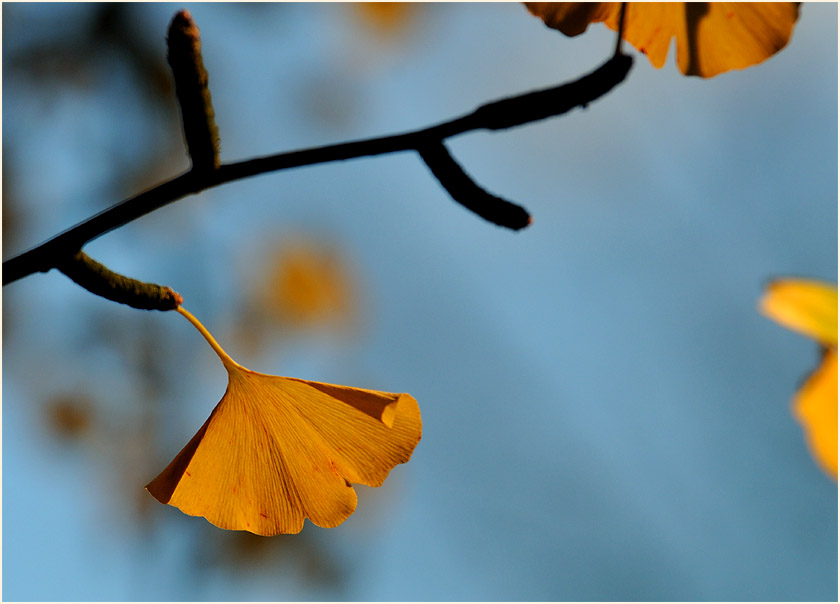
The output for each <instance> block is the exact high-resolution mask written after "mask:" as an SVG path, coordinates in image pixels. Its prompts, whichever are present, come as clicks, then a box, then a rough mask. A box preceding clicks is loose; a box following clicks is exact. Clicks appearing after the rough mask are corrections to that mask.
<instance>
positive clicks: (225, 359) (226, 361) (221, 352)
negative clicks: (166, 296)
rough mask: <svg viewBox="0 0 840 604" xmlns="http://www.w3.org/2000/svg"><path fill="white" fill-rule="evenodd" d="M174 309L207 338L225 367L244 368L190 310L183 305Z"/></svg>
mask: <svg viewBox="0 0 840 604" xmlns="http://www.w3.org/2000/svg"><path fill="white" fill-rule="evenodd" d="M175 310H177V311H178V312H179V313H181V314H182V315H184V316H185V317H186V318H187V320H188V321H189V322H190V323H192V324H193V327H195V328H196V329H197V330H198V333H200V334H201V335H202V336H204V339H205V340H207V343H208V344H210V347H211V348H212V349H213V351H214V352H215V353H216V354H217V355H218V356H219V359H220V360H221V361H222V365H224V366H225V368H226V369H228V370H230V369H237V368H238V369H245V368H244V367H243V366H242V365H240V364H239V363H237V362H236V361H234V360H233V359H232V358H231V357H230V355H229V354H228V353H226V352H225V349H224V348H222V347H221V346H220V345H219V343H218V342H217V341H216V338H214V337H213V335H212V334H211V333H210V332H209V331H207V328H206V327H204V325H202V324H201V321H199V320H198V319H196V318H195V317H194V316H193V315H192V313H190V311H188V310H187V309H186V308H184V307H183V306H179V307H178V308H176V309H175Z"/></svg>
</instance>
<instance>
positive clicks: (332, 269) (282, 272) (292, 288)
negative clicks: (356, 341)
mask: <svg viewBox="0 0 840 604" xmlns="http://www.w3.org/2000/svg"><path fill="white" fill-rule="evenodd" d="M259 298H260V300H261V306H262V307H263V308H264V309H265V310H266V311H267V314H268V315H269V316H271V317H273V318H275V319H277V320H278V321H280V322H281V323H284V324H287V325H288V324H292V325H295V326H320V325H323V324H332V325H346V324H347V323H349V322H350V321H351V319H352V318H353V317H354V315H355V298H356V296H355V288H354V284H353V278H352V276H351V272H350V270H349V268H348V267H347V266H346V263H344V262H343V261H342V258H341V255H340V254H339V253H338V252H337V251H335V250H333V249H332V248H330V247H327V246H324V245H321V244H319V243H318V242H317V241H312V240H308V239H303V238H295V239H291V240H290V241H288V242H287V243H285V244H284V245H283V246H281V247H280V248H278V249H277V250H276V252H275V253H274V257H273V260H272V264H271V266H270V267H269V268H268V269H267V270H266V271H265V281H264V285H263V290H262V291H261V292H260V294H259Z"/></svg>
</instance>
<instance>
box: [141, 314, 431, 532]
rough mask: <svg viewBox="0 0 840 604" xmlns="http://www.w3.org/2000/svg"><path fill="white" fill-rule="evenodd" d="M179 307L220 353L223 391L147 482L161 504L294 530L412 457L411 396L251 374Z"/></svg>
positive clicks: (237, 524)
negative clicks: (355, 486)
mask: <svg viewBox="0 0 840 604" xmlns="http://www.w3.org/2000/svg"><path fill="white" fill-rule="evenodd" d="M178 311H179V312H180V313H181V314H182V315H184V316H185V317H186V318H187V319H189V320H190V322H191V323H193V325H194V326H195V327H196V329H198V330H199V331H200V332H201V334H202V335H203V336H204V337H205V338H206V339H207V341H208V342H209V343H210V345H211V346H212V347H213V349H214V350H215V351H216V353H217V354H218V355H219V358H220V359H221V360H222V363H223V365H224V366H225V369H227V372H228V388H227V391H226V392H225V395H224V396H223V397H222V400H221V401H220V402H219V403H218V405H216V407H215V409H213V412H212V413H211V414H210V417H209V418H208V419H207V421H206V422H205V423H204V425H203V426H202V427H201V429H200V430H199V431H198V432H197V433H196V435H195V436H194V437H193V438H192V440H190V442H189V443H188V444H187V446H186V447H184V449H183V450H182V451H181V452H180V453H179V454H178V455H177V456H176V457H175V459H174V460H173V461H172V463H170V464H169V465H168V466H167V467H166V469H165V470H164V471H163V472H161V474H160V475H159V476H158V477H157V478H155V479H154V480H153V481H152V482H151V483H149V485H148V486H147V487H146V488H147V489H148V490H149V492H150V493H151V494H152V495H153V496H154V497H155V498H156V499H157V500H158V501H160V502H161V503H168V504H170V505H173V506H175V507H177V508H179V509H180V510H181V511H182V512H184V513H186V514H189V515H192V516H203V517H204V518H206V519H207V520H208V521H210V522H211V523H212V524H214V525H216V526H218V527H220V528H224V529H234V530H246V531H250V532H252V533H256V534H258V535H276V534H279V533H298V532H300V530H301V529H302V528H303V521H304V518H309V519H310V520H311V521H312V522H313V523H314V524H316V525H318V526H321V527H334V526H337V525H339V524H341V523H342V522H343V521H344V520H346V519H347V517H348V516H350V514H352V513H353V511H354V510H355V509H356V493H355V491H354V490H353V487H352V486H351V483H356V484H364V485H369V486H373V487H376V486H379V485H381V484H382V483H383V481H384V480H385V478H386V477H387V476H388V473H389V472H390V470H391V469H392V468H393V467H394V466H396V465H397V464H400V463H405V462H407V461H408V460H409V458H410V457H411V454H412V452H413V451H414V448H415V447H416V446H417V443H418V442H419V441H420V436H421V433H422V421H421V418H420V409H419V407H418V405H417V401H416V400H414V398H413V397H411V396H410V395H408V394H393V393H389V392H380V391H377V390H366V389H362V388H350V387H347V386H338V385H334V384H324V383H320V382H311V381H306V380H299V379H295V378H288V377H280V376H274V375H266V374H263V373H257V372H255V371H251V370H249V369H246V368H245V367H242V366H241V365H239V364H238V363H236V362H235V361H234V360H233V359H231V358H230V357H229V356H228V355H227V353H225V352H224V350H222V348H221V347H220V346H219V345H218V343H216V341H215V340H214V339H213V337H212V336H211V335H210V334H209V332H207V330H206V329H205V328H204V326H203V325H201V323H199V322H198V321H197V320H196V319H195V318H194V317H193V316H192V315H191V314H189V313H188V312H187V311H186V310H184V309H183V308H178Z"/></svg>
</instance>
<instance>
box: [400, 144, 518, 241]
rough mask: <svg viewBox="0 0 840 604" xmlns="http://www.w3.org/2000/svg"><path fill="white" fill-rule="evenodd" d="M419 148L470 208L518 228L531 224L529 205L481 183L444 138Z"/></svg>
mask: <svg viewBox="0 0 840 604" xmlns="http://www.w3.org/2000/svg"><path fill="white" fill-rule="evenodd" d="M417 152H418V153H419V154H420V157H421V158H423V161H424V162H425V163H426V165H427V166H428V167H429V170H431V172H432V174H434V176H435V178H437V179H438V181H439V182H440V184H441V185H443V188H444V189H446V192H447V193H449V195H450V196H451V197H452V199H454V200H455V201H457V202H458V203H460V204H461V205H462V206H464V207H465V208H467V209H468V210H470V211H472V212H475V213H476V214H478V215H479V216H481V217H482V218H484V219H485V220H488V221H490V222H492V223H493V224H497V225H499V226H503V227H507V228H509V229H513V230H514V231H518V230H519V229H522V228H524V227H526V226H528V225H529V224H531V216H530V215H529V214H528V211H527V210H526V209H525V208H523V207H522V206H518V205H516V204H515V203H511V202H509V201H507V200H506V199H502V198H501V197H496V196H495V195H492V194H490V193H488V192H487V191H485V190H484V189H482V188H481V187H479V186H478V185H477V184H476V183H475V181H473V179H472V178H470V177H469V175H468V174H467V173H466V172H464V170H463V168H461V166H460V165H459V164H458V162H456V161H455V158H453V157H452V155H451V154H450V153H449V150H448V149H447V148H446V145H444V144H443V143H442V142H430V143H429V144H427V145H423V146H421V147H419V148H418V149H417Z"/></svg>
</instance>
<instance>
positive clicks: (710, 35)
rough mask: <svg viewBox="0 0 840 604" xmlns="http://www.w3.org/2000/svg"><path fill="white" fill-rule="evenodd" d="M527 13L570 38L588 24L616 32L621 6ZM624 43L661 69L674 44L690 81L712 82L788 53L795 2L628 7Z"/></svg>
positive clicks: (549, 7)
mask: <svg viewBox="0 0 840 604" xmlns="http://www.w3.org/2000/svg"><path fill="white" fill-rule="evenodd" d="M525 5H526V6H527V7H528V10H530V11H531V13H533V14H534V15H536V16H538V17H540V18H541V19H542V20H543V21H545V23H546V25H548V26H549V27H551V28H554V29H557V30H560V31H561V32H563V33H564V34H566V35H567V36H577V35H579V34H581V33H583V32H584V31H585V30H586V28H587V27H588V25H589V24H590V23H597V22H603V23H604V24H605V25H606V26H607V27H609V28H610V29H613V30H618V21H619V12H620V8H621V3H620V2H591V3H590V2H526V3H525ZM625 11H626V12H625V19H624V33H623V37H624V39H625V40H627V41H628V42H629V43H630V44H632V45H633V46H635V47H636V48H637V49H638V50H640V51H641V52H643V53H645V54H646V55H647V56H648V58H649V59H650V62H651V63H652V64H653V65H654V67H657V68H661V67H662V66H663V65H664V64H665V59H666V57H667V56H668V49H669V48H670V46H671V39H672V38H674V37H676V39H677V65H678V66H679V68H680V71H682V73H684V74H686V75H696V76H700V77H704V78H708V77H712V76H714V75H717V74H719V73H723V72H725V71H729V70H732V69H743V68H745V67H749V66H751V65H755V64H757V63H761V62H762V61H764V60H765V59H767V58H769V57H771V56H773V55H774V54H775V53H777V52H778V51H779V50H781V49H782V48H784V47H785V46H786V45H787V43H788V41H789V40H790V37H791V35H792V34H793V26H794V24H795V23H796V20H797V18H798V17H799V3H797V2H628V3H627V7H626V9H625Z"/></svg>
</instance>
